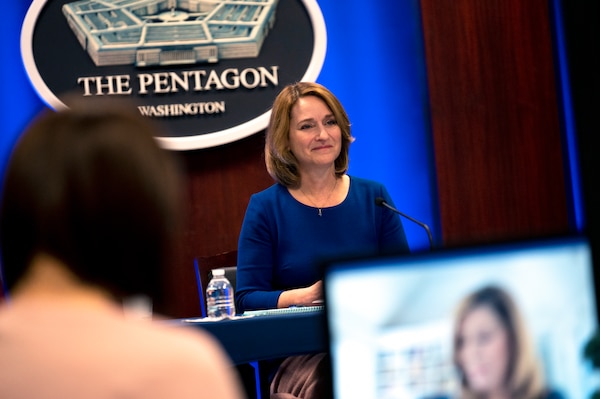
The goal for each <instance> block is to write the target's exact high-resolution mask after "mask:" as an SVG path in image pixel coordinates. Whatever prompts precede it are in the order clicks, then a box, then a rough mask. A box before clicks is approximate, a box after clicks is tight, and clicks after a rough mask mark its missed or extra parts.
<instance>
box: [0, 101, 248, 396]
mask: <svg viewBox="0 0 600 399" xmlns="http://www.w3.org/2000/svg"><path fill="white" fill-rule="evenodd" d="M107 101H108V100H107ZM115 102H116V104H114V106H112V105H110V106H107V104H105V103H103V102H101V103H96V102H92V103H89V101H86V102H85V103H81V101H79V104H78V105H76V106H75V107H73V108H71V109H69V110H64V111H60V112H51V111H47V112H46V113H44V114H43V115H41V116H40V117H39V118H38V119H36V120H35V121H34V122H33V124H32V125H31V126H30V127H29V128H28V129H27V130H26V131H25V133H24V134H23V136H22V137H21V138H20V140H19V142H18V143H17V145H16V147H15V150H14V152H13V153H12V155H11V158H10V161H9V165H8V169H7V175H6V179H5V182H4V183H5V184H4V187H3V190H2V202H1V208H0V245H1V248H2V271H3V274H4V276H3V277H4V282H5V283H6V285H7V288H8V293H9V294H10V295H9V299H8V300H7V301H6V302H5V303H2V304H0V337H2V338H1V339H0V353H1V354H2V355H1V356H0V397H2V398H16V397H22V398H98V399H100V398H117V397H123V398H125V397H126V398H132V399H135V398H144V399H149V398H180V399H184V398H190V399H191V398H201V397H207V398H209V397H210V398H228V399H234V398H242V397H243V393H242V391H241V387H240V384H239V381H238V380H237V377H236V376H235V375H233V374H232V373H233V372H232V368H231V364H230V363H229V361H228V359H227V358H226V356H225V354H224V352H223V350H222V349H221V348H220V347H219V345H218V344H217V343H216V342H215V340H214V339H213V338H212V337H211V336H209V335H208V334H206V333H201V332H200V331H196V330H193V331H192V330H184V329H182V328H176V327H174V326H170V325H168V324H167V323H157V322H154V321H152V320H150V319H149V318H148V317H144V318H142V319H139V318H137V317H136V318H130V317H128V316H129V315H130V314H131V313H129V312H124V309H123V305H122V304H123V303H124V301H127V302H129V300H130V299H131V298H135V297H137V296H144V297H150V298H154V299H156V298H160V287H161V285H160V283H161V280H162V272H163V269H164V267H165V266H166V262H167V260H168V259H169V256H170V253H171V250H172V248H173V244H174V240H175V238H176V231H177V227H178V225H179V220H180V215H179V209H181V203H180V195H179V194H180V186H179V175H178V173H177V169H176V168H175V165H174V164H173V160H172V159H171V158H170V157H169V155H168V154H167V153H166V152H165V151H163V150H161V149H160V148H158V146H157V145H156V142H155V139H154V137H153V136H155V135H160V134H161V133H162V132H161V131H159V130H157V127H156V126H155V125H153V124H151V123H150V122H149V121H148V120H146V119H144V118H142V117H141V116H140V115H139V113H138V114H137V115H136V113H135V112H134V110H135V107H133V105H132V104H129V103H125V104H121V103H119V102H118V101H116V100H114V99H111V100H110V103H115ZM105 106H106V107H105ZM128 109H130V110H131V112H128V111H127V110H128Z"/></svg>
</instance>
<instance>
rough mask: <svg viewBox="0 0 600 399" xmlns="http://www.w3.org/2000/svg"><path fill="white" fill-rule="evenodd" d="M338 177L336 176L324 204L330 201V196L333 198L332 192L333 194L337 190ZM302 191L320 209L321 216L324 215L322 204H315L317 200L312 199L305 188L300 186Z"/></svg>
mask: <svg viewBox="0 0 600 399" xmlns="http://www.w3.org/2000/svg"><path fill="white" fill-rule="evenodd" d="M337 181H338V179H337V177H336V178H335V182H334V183H333V186H332V187H331V191H329V194H328V195H327V198H325V202H323V203H324V204H327V203H328V202H329V198H331V194H333V191H334V190H335V188H336V186H337ZM300 191H301V192H302V194H304V196H305V197H306V199H307V200H309V201H310V203H311V204H312V205H313V206H314V207H315V208H317V209H318V211H319V216H323V207H322V206H318V205H317V204H315V201H313V200H312V198H311V197H310V196H309V195H308V194H306V193H305V192H304V190H302V188H300Z"/></svg>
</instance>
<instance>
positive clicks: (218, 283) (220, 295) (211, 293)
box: [206, 269, 235, 319]
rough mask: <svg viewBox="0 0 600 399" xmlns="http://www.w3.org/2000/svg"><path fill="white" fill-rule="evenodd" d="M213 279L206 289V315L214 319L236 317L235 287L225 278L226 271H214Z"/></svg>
mask: <svg viewBox="0 0 600 399" xmlns="http://www.w3.org/2000/svg"><path fill="white" fill-rule="evenodd" d="M212 275H213V277H212V279H211V280H210V282H209V283H208V287H206V313H207V316H208V317H210V318H212V319H224V318H229V317H233V316H235V302H234V300H233V287H232V286H231V283H230V282H229V280H228V279H227V277H225V270H223V269H213V271H212Z"/></svg>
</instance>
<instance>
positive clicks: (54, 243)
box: [0, 100, 181, 299]
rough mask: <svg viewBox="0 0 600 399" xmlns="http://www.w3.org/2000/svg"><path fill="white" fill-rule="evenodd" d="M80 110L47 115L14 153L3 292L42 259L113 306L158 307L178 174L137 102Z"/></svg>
mask: <svg viewBox="0 0 600 399" xmlns="http://www.w3.org/2000/svg"><path fill="white" fill-rule="evenodd" d="M83 103H84V104H79V105H74V106H73V107H72V108H71V109H67V110H61V111H58V112H53V111H46V112H43V113H42V114H41V115H40V116H39V117H38V118H37V119H36V120H34V121H33V123H32V124H31V125H30V126H29V128H28V129H27V130H26V131H25V132H24V133H23V135H22V136H21V137H20V139H19V141H18V143H17V145H16V147H15V149H14V151H13V153H12V155H11V158H10V160H9V164H8V167H7V174H6V177H5V182H4V189H3V196H2V202H1V204H0V247H1V249H2V266H3V273H4V278H5V284H6V286H7V288H8V289H9V290H10V289H11V288H13V287H14V286H15V284H16V283H17V282H18V281H19V280H20V279H21V278H22V276H23V275H24V274H25V273H26V271H27V268H28V266H29V263H30V261H31V260H32V257H33V256H34V255H36V254H39V253H46V254H49V255H51V256H53V257H55V258H57V259H58V260H60V261H62V262H63V263H64V264H65V265H66V266H67V267H68V268H69V269H70V270H71V272H73V273H74V274H75V275H76V276H78V277H79V278H80V279H82V280H83V281H85V282H88V283H91V284H95V285H98V286H101V287H103V288H105V289H107V290H108V291H109V292H111V293H112V294H114V295H115V296H116V297H117V298H122V297H125V296H129V295H137V294H145V295H148V296H150V297H152V298H154V299H160V296H161V288H160V287H161V279H162V272H163V265H164V262H165V261H166V259H167V257H168V256H169V253H170V251H171V249H172V244H173V241H172V240H173V239H174V237H175V236H174V234H175V233H176V231H177V229H178V228H179V227H180V226H179V222H180V216H179V210H180V209H181V207H180V205H181V204H180V199H181V197H180V191H179V190H180V181H179V179H180V175H179V173H178V170H177V167H176V165H175V163H174V160H173V159H172V158H171V156H170V154H168V153H167V152H166V151H165V150H163V149H160V148H159V147H158V145H157V143H156V141H155V139H154V136H157V135H161V133H162V132H161V131H160V130H159V129H158V127H157V126H156V125H154V124H153V123H152V122H151V121H150V120H148V119H146V118H144V117H142V116H141V115H140V114H139V113H137V112H135V107H134V106H133V104H130V103H128V102H127V103H125V104H124V103H121V102H120V101H115V100H111V103H112V105H111V104H109V103H108V102H104V101H85V102H83Z"/></svg>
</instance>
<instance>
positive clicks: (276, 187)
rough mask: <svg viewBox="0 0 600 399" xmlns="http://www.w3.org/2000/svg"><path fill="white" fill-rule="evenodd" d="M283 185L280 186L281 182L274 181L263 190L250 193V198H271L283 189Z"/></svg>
mask: <svg viewBox="0 0 600 399" xmlns="http://www.w3.org/2000/svg"><path fill="white" fill-rule="evenodd" d="M284 189H285V187H284V186H282V185H281V184H278V183H275V184H272V185H271V186H269V187H267V188H265V189H264V190H261V191H258V192H256V193H254V194H252V196H251V198H253V199H261V200H264V199H268V198H273V197H276V196H277V195H279V193H280V192H281V191H282V190H284Z"/></svg>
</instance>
